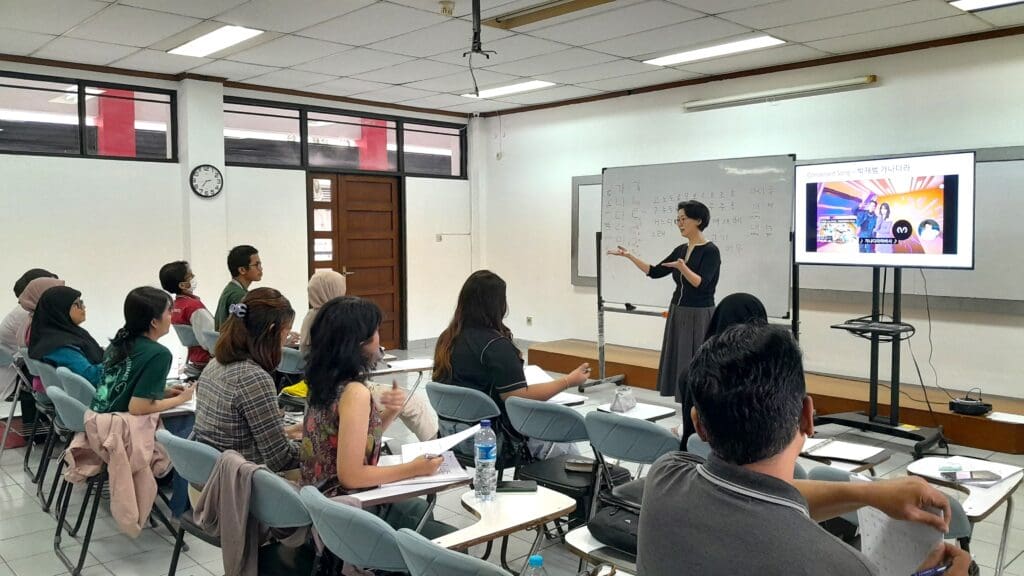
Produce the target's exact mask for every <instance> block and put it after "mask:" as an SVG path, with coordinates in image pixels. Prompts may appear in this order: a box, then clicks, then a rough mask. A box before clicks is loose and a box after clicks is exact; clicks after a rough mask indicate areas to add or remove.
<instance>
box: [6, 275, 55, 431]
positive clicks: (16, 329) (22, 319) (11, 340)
mask: <svg viewBox="0 0 1024 576" xmlns="http://www.w3.org/2000/svg"><path fill="white" fill-rule="evenodd" d="M56 277H57V275H56V274H54V273H52V272H50V271H48V270H43V269H42V268H33V269H31V270H29V271H27V272H25V273H24V274H22V275H21V278H18V280H17V281H16V282H15V283H14V297H15V298H20V297H21V295H22V293H24V292H25V289H26V288H27V287H28V284H29V282H31V281H33V280H35V279H37V278H56ZM31 317H32V316H31V314H30V313H29V311H28V310H26V309H24V308H22V307H21V304H16V305H15V306H14V309H12V310H11V311H10V312H8V313H7V316H5V317H4V319H3V322H2V323H0V349H3V350H4V351H6V352H7V353H9V354H11V355H12V356H15V355H16V354H17V352H18V348H21V347H24V345H25V344H24V334H25V326H26V325H27V324H28V323H29V321H30V320H31ZM18 362H21V360H20V359H19V360H18ZM16 374H17V372H16V371H15V369H14V367H12V366H0V399H3V398H7V397H8V396H10V395H11V393H13V392H14V390H15V386H16V384H17V380H15V376H16ZM18 400H20V401H21V419H22V422H25V423H32V422H33V421H34V419H35V414H36V408H35V402H33V400H32V395H31V394H28V393H26V392H22V393H21V395H20V396H19V398H18Z"/></svg>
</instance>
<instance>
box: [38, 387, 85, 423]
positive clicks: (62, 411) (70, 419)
mask: <svg viewBox="0 0 1024 576" xmlns="http://www.w3.org/2000/svg"><path fill="white" fill-rule="evenodd" d="M47 396H49V398H50V401H51V402H53V406H54V408H55V409H56V410H57V416H58V417H59V418H60V425H61V426H63V427H64V428H67V429H68V430H71V431H72V432H85V411H86V410H88V409H89V408H88V406H86V405H84V404H82V403H81V402H79V401H78V400H76V399H74V398H73V397H72V396H70V395H69V394H68V393H67V392H64V391H63V390H61V389H60V388H51V389H50V390H48V391H47Z"/></svg>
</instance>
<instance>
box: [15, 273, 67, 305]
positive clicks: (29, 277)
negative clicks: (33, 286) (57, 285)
mask: <svg viewBox="0 0 1024 576" xmlns="http://www.w3.org/2000/svg"><path fill="white" fill-rule="evenodd" d="M56 277H57V275H56V274H54V273H53V272H50V271H49V270H44V269H42V268H33V269H31V270H29V271H27V272H25V273H24V274H22V275H21V278H18V279H17V280H16V281H15V282H14V296H15V297H17V298H21V293H22V292H24V291H25V288H28V284H29V282H31V281H33V280H35V279H36V278H56Z"/></svg>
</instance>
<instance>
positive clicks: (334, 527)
mask: <svg viewBox="0 0 1024 576" xmlns="http://www.w3.org/2000/svg"><path fill="white" fill-rule="evenodd" d="M299 496H300V498H301V500H302V504H303V505H304V506H305V510H306V511H308V512H309V516H310V517H311V518H312V519H313V526H315V527H316V531H317V534H319V535H320V538H321V540H323V543H324V546H327V549H328V550H330V551H331V552H333V553H334V555H335V556H337V557H338V558H341V559H342V560H344V561H345V562H346V563H347V564H352V565H354V566H358V567H360V568H363V569H368V570H388V571H392V572H405V571H406V570H407V569H406V565H405V560H403V558H402V554H401V552H399V551H398V542H397V541H396V540H395V530H394V528H392V527H391V526H389V525H388V523H387V522H385V521H384V520H382V519H381V518H379V517H378V516H375V515H374V514H371V513H369V512H367V511H366V510H362V509H360V508H356V507H354V506H349V505H347V504H342V503H339V502H333V501H331V500H330V499H329V498H327V497H326V496H324V495H323V494H321V493H320V491H319V490H317V489H316V488H315V487H313V486H306V487H304V488H303V489H302V490H301V491H300V492H299Z"/></svg>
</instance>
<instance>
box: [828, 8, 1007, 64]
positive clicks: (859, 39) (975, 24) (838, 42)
mask: <svg viewBox="0 0 1024 576" xmlns="http://www.w3.org/2000/svg"><path fill="white" fill-rule="evenodd" d="M990 28H991V26H990V25H988V24H986V23H985V22H983V21H980V20H978V19H977V18H973V17H971V15H969V14H964V15H962V16H953V17H951V18H940V19H939V20H929V21H928V22H919V23H917V24H908V25H905V26H897V27H895V28H886V29H884V30H873V31H871V32H863V33H861V34H851V35H849V36H841V37H839V38H829V39H827V40H820V41H818V42H810V43H809V44H808V46H813V47H814V48H818V49H820V50H827V51H829V52H835V53H837V54H842V53H845V52H858V51H861V50H873V49H875V48H885V47H887V46H898V45H900V44H912V43H914V42H923V41H925V40H934V39H936V38H948V37H950V36H959V35H961V34H970V33H971V32H980V31H982V30H988V29H990Z"/></svg>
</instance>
